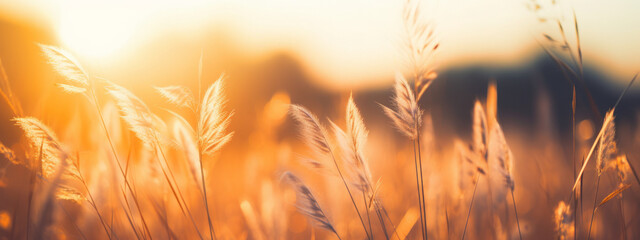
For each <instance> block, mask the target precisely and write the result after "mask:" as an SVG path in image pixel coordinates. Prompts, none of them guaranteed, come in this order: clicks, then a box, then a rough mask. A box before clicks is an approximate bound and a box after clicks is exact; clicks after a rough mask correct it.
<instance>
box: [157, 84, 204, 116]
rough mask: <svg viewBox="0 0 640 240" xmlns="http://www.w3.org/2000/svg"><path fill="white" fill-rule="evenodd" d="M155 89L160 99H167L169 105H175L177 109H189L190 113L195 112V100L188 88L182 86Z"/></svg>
mask: <svg viewBox="0 0 640 240" xmlns="http://www.w3.org/2000/svg"><path fill="white" fill-rule="evenodd" d="M155 89H156V91H158V92H159V93H160V95H161V96H162V97H164V98H165V99H167V101H169V103H171V104H175V105H176V106H178V107H182V108H189V109H191V110H192V111H195V110H196V100H195V98H194V96H193V93H192V92H191V90H189V88H187V87H184V86H168V87H156V88H155Z"/></svg>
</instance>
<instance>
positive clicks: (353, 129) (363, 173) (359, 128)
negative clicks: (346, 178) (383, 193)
mask: <svg viewBox="0 0 640 240" xmlns="http://www.w3.org/2000/svg"><path fill="white" fill-rule="evenodd" d="M346 111H347V112H346V122H347V132H344V131H343V130H342V129H341V128H340V127H338V125H336V124H334V123H333V122H331V126H332V127H333V130H334V131H333V132H334V135H335V137H336V140H337V142H338V145H339V146H340V148H341V149H342V151H343V152H344V156H343V158H344V160H345V162H346V163H347V164H348V166H349V169H350V170H351V172H353V173H354V175H355V176H356V179H354V180H353V181H352V184H353V185H355V186H356V187H357V188H358V190H360V191H363V192H369V191H370V190H372V188H373V186H372V180H371V179H372V177H371V171H370V170H369V164H368V162H367V161H366V159H365V157H364V151H363V150H364V149H363V148H364V146H365V144H366V142H367V135H368V131H367V129H366V127H365V125H364V121H363V120H362V116H361V115H360V111H359V110H358V108H357V106H356V105H355V103H354V102H353V97H350V98H349V102H348V104H347V110H346ZM367 195H368V193H367Z"/></svg>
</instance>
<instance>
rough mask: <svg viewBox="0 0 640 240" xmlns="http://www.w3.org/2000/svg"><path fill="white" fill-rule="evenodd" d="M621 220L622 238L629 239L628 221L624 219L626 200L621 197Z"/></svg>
mask: <svg viewBox="0 0 640 240" xmlns="http://www.w3.org/2000/svg"><path fill="white" fill-rule="evenodd" d="M620 220H621V221H622V239H624V240H627V221H626V220H625V219H624V202H623V201H622V196H621V197H620Z"/></svg>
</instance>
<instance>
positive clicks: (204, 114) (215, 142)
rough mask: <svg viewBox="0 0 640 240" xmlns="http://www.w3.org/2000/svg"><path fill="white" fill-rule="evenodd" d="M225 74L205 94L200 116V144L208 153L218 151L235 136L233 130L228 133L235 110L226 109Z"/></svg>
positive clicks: (202, 149) (205, 152)
mask: <svg viewBox="0 0 640 240" xmlns="http://www.w3.org/2000/svg"><path fill="white" fill-rule="evenodd" d="M223 90H224V76H221V77H220V79H218V80H217V81H216V82H215V83H214V84H212V85H211V86H210V87H209V89H207V91H206V92H205V94H204V98H203V99H202V104H201V105H200V109H199V114H198V116H199V117H200V119H198V133H199V134H200V136H199V139H198V146H199V149H200V151H201V152H202V153H203V154H206V155H212V154H214V153H216V152H217V151H218V150H220V148H221V147H222V146H224V145H225V144H226V143H228V142H229V141H230V140H231V137H233V132H231V133H227V132H226V130H227V127H228V126H229V121H230V119H231V116H233V112H231V113H228V112H225V111H224V107H225V105H226V103H227V99H226V97H225V95H224V93H223Z"/></svg>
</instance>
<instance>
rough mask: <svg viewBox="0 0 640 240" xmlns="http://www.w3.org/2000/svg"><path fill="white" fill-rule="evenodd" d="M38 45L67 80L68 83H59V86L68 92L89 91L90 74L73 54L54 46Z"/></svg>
mask: <svg viewBox="0 0 640 240" xmlns="http://www.w3.org/2000/svg"><path fill="white" fill-rule="evenodd" d="M38 45H39V46H40V49H41V50H42V52H44V54H45V55H46V56H47V58H48V59H49V63H50V64H51V66H53V67H54V69H55V70H56V71H57V72H58V73H60V75H62V76H64V77H65V79H66V80H67V82H66V83H59V86H61V87H62V88H63V89H65V91H68V92H74V93H84V92H86V91H87V88H88V87H89V77H88V76H89V75H88V74H87V72H86V71H85V70H84V69H83V68H82V65H80V63H79V62H78V60H76V59H75V58H74V57H73V55H71V54H70V53H68V52H67V51H65V50H62V49H60V48H57V47H54V46H48V45H43V44H38Z"/></svg>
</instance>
